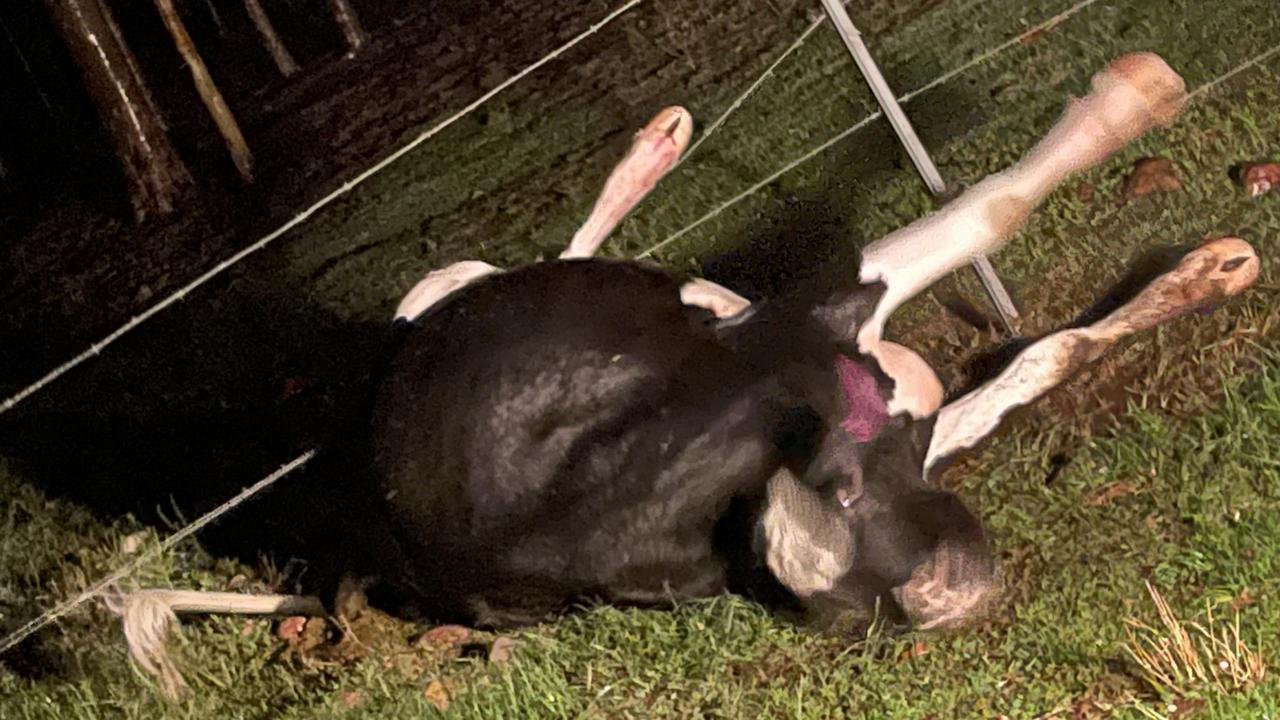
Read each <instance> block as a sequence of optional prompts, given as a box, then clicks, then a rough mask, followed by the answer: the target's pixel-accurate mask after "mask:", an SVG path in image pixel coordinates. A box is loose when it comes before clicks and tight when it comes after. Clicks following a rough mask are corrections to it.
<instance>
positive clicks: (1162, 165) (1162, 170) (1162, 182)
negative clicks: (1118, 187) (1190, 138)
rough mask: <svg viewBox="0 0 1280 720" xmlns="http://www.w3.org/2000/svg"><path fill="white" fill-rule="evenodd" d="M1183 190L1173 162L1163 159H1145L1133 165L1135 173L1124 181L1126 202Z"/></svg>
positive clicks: (1123, 191)
mask: <svg viewBox="0 0 1280 720" xmlns="http://www.w3.org/2000/svg"><path fill="white" fill-rule="evenodd" d="M1180 189H1182V181H1181V180H1179V179H1178V175H1177V169H1176V168H1175V167H1174V165H1173V161H1172V160H1169V159H1168V158H1162V157H1145V158H1141V159H1139V160H1138V161H1137V162H1135V163H1134V164H1133V171H1132V172H1130V173H1129V176H1128V177H1126V178H1125V179H1124V188H1123V190H1122V193H1123V196H1124V199H1125V200H1126V201H1128V200H1132V199H1134V198H1137V197H1142V196H1143V195H1150V194H1151V193H1156V192H1169V191H1172V190H1180Z"/></svg>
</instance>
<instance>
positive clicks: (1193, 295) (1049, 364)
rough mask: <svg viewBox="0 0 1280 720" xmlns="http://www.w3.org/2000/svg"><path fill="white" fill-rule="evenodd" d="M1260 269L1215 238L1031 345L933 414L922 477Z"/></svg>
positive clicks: (1242, 248)
mask: <svg viewBox="0 0 1280 720" xmlns="http://www.w3.org/2000/svg"><path fill="white" fill-rule="evenodd" d="M1258 268H1259V262H1258V256H1257V255H1256V254H1255V253H1254V251H1253V248H1252V247H1250V246H1249V244H1248V243H1246V242H1245V241H1243V240H1240V239H1238V238H1222V239H1219V240H1214V241H1212V242H1209V243H1206V244H1204V245H1202V246H1200V247H1199V248H1197V249H1195V250H1193V251H1191V252H1190V253H1188V254H1187V255H1186V256H1185V257H1184V258H1183V259H1182V261H1181V262H1179V263H1178V265H1177V267H1175V268H1174V269H1173V270H1170V271H1169V272H1167V273H1165V274H1163V275H1161V276H1159V277H1157V278H1156V279H1155V280H1153V281H1152V282H1151V283H1150V284H1149V285H1148V286H1147V287H1146V288H1144V289H1143V290H1142V291H1141V292H1140V293H1138V295H1137V296H1136V297H1134V298H1133V299H1132V300H1130V301H1129V302H1127V303H1125V304H1124V305H1122V306H1120V307H1119V308H1118V309H1116V310H1115V311H1113V312H1112V313H1111V314H1110V315H1107V316H1106V317H1104V318H1103V319H1102V320H1099V321H1098V322H1096V323H1094V324H1092V325H1089V326H1086V327H1082V328H1073V329H1069V330H1063V331H1060V332H1056V333H1053V334H1052V335H1049V336H1048V337H1045V338H1043V339H1041V340H1039V341H1037V342H1035V343H1033V344H1032V345H1030V346H1029V347H1027V348H1026V349H1025V350H1023V351H1022V352H1021V353H1019V354H1018V355H1017V356H1016V357H1015V358H1014V359H1013V362H1012V363H1010V364H1009V366H1008V367H1007V368H1005V370H1004V371H1003V372H1001V373H1000V374H999V375H998V376H996V377H995V379H993V380H991V381H990V382H988V383H986V384H985V385H983V386H982V387H979V388H978V389H977V390H974V391H973V392H970V393H968V394H967V395H965V396H964V397H961V398H960V399H958V400H956V401H954V402H951V403H948V404H947V405H946V407H943V408H942V409H941V410H940V411H938V419H937V422H936V424H935V425H934V430H933V438H932V440H931V441H930V445H929V452H928V454H927V455H926V457H925V463H924V470H925V476H926V477H927V476H928V474H929V471H930V470H931V469H932V468H933V466H934V465H935V464H936V463H937V462H938V461H939V460H941V459H942V458H945V457H948V456H950V455H953V454H954V453H956V452H958V451H960V450H964V449H967V448H971V447H973V446H975V445H977V444H978V442H980V441H981V440H982V439H983V438H985V437H987V436H988V435H990V434H991V432H992V431H994V430H995V429H996V427H997V426H998V425H999V424H1000V420H1001V418H1003V417H1004V416H1005V415H1006V414H1007V413H1008V412H1009V411H1010V410H1012V409H1014V408H1016V407H1019V406H1022V405H1026V404H1027V403H1030V402H1032V401H1034V400H1036V399H1037V398H1039V397H1041V396H1042V395H1044V394H1045V393H1047V392H1048V391H1049V390H1051V389H1053V388H1054V387H1056V386H1057V385H1059V384H1061V383H1063V382H1065V381H1066V380H1067V379H1068V378H1070V377H1071V376H1072V375H1074V374H1075V373H1076V372H1077V371H1079V370H1080V368H1082V367H1084V366H1085V365H1086V364H1088V363H1090V362H1093V361H1094V360H1096V359H1098V358H1099V357H1101V356H1102V355H1103V353H1105V352H1106V351H1107V349H1108V348H1110V347H1111V346H1112V345H1113V344H1115V342H1116V341H1117V340H1119V339H1120V338H1122V337H1124V336H1126V335H1129V334H1131V333H1135V332H1138V331H1140V330H1145V329H1147V328H1151V327H1153V326H1155V325H1157V324H1159V323H1162V322H1164V321H1166V320H1170V319H1173V318H1175V317H1178V316H1179V315H1182V314H1183V313H1186V312H1187V311H1189V310H1194V309H1197V308H1203V307H1206V306H1210V305H1213V304H1216V303H1219V302H1221V301H1223V300H1225V299H1226V298H1228V297H1231V296H1232V295H1235V294H1237V293H1239V292H1241V291H1242V290H1244V289H1245V288H1247V287H1249V285H1250V284H1252V283H1253V281H1254V280H1255V279H1257V277H1258Z"/></svg>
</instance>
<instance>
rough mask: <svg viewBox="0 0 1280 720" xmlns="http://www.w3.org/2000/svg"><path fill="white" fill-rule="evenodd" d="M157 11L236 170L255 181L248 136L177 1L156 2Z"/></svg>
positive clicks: (246, 180) (156, 0)
mask: <svg viewBox="0 0 1280 720" xmlns="http://www.w3.org/2000/svg"><path fill="white" fill-rule="evenodd" d="M155 4H156V9H157V10H159V11H160V17H161V18H162V19H163V20H164V24H165V27H167V28H168V29H169V34H170V35H172V36H173V42H174V44H175V45H177V47H178V52H179V53H180V54H181V55H182V59H183V60H185V61H186V63H187V67H188V68H190V69H191V79H192V81H194V82H195V85H196V90H197V91H198V92H199V93H200V99H201V100H203V101H204V106H205V107H206V108H208V110H209V114H210V115H211V116H213V121H214V123H216V124H217V126H218V131H219V132H221V133H222V137H223V139H224V140H225V141H226V143H227V149H228V150H229V151H230V153H231V160H232V161H233V162H235V165H236V170H238V171H240V177H242V178H244V181H245V182H251V181H252V180H253V154H252V153H250V152H249V146H248V145H246V144H245V141H244V136H243V135H241V134H240V126H239V125H238V124H236V119H235V116H233V115H232V114H231V110H230V108H228V107H227V103H226V101H225V100H223V99H222V93H220V92H218V86H217V85H215V84H214V82H213V78H212V77H211V76H210V75H209V69H208V68H207V67H205V64H204V60H202V59H201V58H200V53H199V51H197V50H196V45H195V43H194V42H192V41H191V36H190V35H188V34H187V28H186V26H184V25H183V24H182V18H180V17H178V11H177V10H175V9H174V7H173V0H155Z"/></svg>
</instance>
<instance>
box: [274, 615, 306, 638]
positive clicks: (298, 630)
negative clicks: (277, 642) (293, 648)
mask: <svg viewBox="0 0 1280 720" xmlns="http://www.w3.org/2000/svg"><path fill="white" fill-rule="evenodd" d="M306 625H307V618H306V617H305V616H303V615H294V616H292V617H287V618H285V619H283V620H281V621H280V624H279V625H277V626H276V637H278V638H280V639H281V640H297V639H298V638H299V637H301V636H302V629H303V628H304V627H306Z"/></svg>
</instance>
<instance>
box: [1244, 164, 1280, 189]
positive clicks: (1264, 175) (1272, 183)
mask: <svg viewBox="0 0 1280 720" xmlns="http://www.w3.org/2000/svg"><path fill="white" fill-rule="evenodd" d="M1236 171H1237V172H1238V176H1237V177H1238V179H1239V182H1240V185H1241V186H1243V187H1244V189H1245V192H1247V193H1249V197H1260V196H1262V195H1266V194H1267V193H1269V192H1271V190H1272V188H1274V187H1276V186H1277V185H1280V162H1257V163H1244V164H1243V165H1240V166H1238V167H1237V168H1236Z"/></svg>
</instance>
